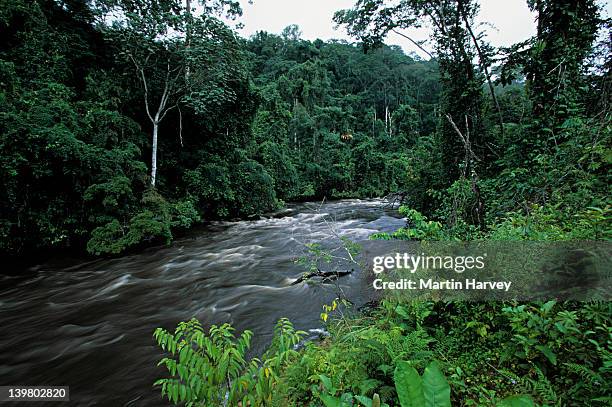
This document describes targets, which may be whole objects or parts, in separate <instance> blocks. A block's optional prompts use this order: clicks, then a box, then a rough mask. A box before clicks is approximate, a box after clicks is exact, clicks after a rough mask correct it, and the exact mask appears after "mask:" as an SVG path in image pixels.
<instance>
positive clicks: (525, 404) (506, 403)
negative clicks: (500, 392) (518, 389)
mask: <svg viewBox="0 0 612 407" xmlns="http://www.w3.org/2000/svg"><path fill="white" fill-rule="evenodd" d="M534 406H535V403H534V402H533V400H532V399H531V397H529V396H524V395H520V394H519V395H516V396H510V397H506V398H505V399H503V400H502V401H500V402H499V403H498V404H497V407H534Z"/></svg>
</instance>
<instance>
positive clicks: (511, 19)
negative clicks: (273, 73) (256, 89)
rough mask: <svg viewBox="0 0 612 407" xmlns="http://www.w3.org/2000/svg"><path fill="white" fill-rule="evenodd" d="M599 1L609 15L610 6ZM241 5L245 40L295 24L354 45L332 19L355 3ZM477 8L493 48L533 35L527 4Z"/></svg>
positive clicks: (419, 34)
mask: <svg viewBox="0 0 612 407" xmlns="http://www.w3.org/2000/svg"><path fill="white" fill-rule="evenodd" d="M602 1H604V4H606V8H607V9H608V13H610V8H611V5H610V2H609V1H605V0H602ZM241 3H242V7H243V10H244V15H243V17H242V18H241V20H240V21H241V22H242V23H243V24H244V25H245V27H244V28H243V29H241V30H239V32H240V34H241V35H243V36H245V37H249V36H251V35H252V34H254V33H255V32H257V31H268V32H270V33H275V34H279V33H280V32H281V31H282V30H283V28H285V27H286V26H288V25H290V24H297V25H299V26H300V29H301V31H302V38H304V39H308V40H315V39H317V38H320V39H322V40H329V39H332V38H335V39H346V40H349V41H354V39H351V38H349V37H348V36H347V35H346V32H345V31H344V30H343V29H342V28H339V29H338V30H334V23H333V21H332V16H333V15H334V12H335V11H337V10H341V9H346V8H350V7H352V6H353V5H354V4H355V0H253V4H248V2H247V1H246V0H241ZM480 5H481V6H480V15H479V17H478V19H477V23H480V22H483V21H487V22H489V23H492V24H493V27H489V26H487V27H482V28H486V31H487V33H488V38H489V41H490V42H491V44H492V45H494V46H507V45H511V44H513V43H516V42H519V41H523V40H526V39H527V38H529V37H530V36H532V35H533V34H534V33H535V22H534V19H535V15H533V14H532V13H531V12H530V11H529V9H528V8H527V1H526V0H481V1H480ZM405 34H408V35H409V36H410V37H412V38H413V39H414V40H417V41H419V40H426V39H427V38H428V30H427V29H426V28H422V29H419V30H411V31H405ZM386 43H387V44H390V45H400V46H401V47H402V48H403V49H404V51H405V52H407V53H410V52H415V53H417V54H418V55H419V56H421V57H425V58H426V55H425V54H424V53H423V52H422V51H420V50H419V49H418V48H417V47H415V46H414V45H413V44H411V43H410V42H409V41H408V40H406V39H404V38H402V37H401V36H399V35H397V34H394V33H390V34H389V37H388V38H387V41H386ZM425 49H428V50H431V49H432V47H431V46H427V45H425Z"/></svg>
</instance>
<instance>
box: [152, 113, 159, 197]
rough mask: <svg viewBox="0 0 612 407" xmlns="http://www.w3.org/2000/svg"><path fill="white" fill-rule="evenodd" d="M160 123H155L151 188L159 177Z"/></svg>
mask: <svg viewBox="0 0 612 407" xmlns="http://www.w3.org/2000/svg"><path fill="white" fill-rule="evenodd" d="M158 129H159V123H158V122H157V121H155V122H153V145H152V148H151V186H152V187H155V177H156V176H157V132H158Z"/></svg>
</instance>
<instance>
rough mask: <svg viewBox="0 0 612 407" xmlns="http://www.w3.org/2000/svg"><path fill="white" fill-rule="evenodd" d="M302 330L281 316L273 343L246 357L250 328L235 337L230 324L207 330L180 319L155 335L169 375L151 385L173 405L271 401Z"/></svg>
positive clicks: (260, 402)
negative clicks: (170, 328)
mask: <svg viewBox="0 0 612 407" xmlns="http://www.w3.org/2000/svg"><path fill="white" fill-rule="evenodd" d="M304 334H305V333H304V332H301V331H295V330H294V328H293V325H292V324H291V322H289V321H288V320H287V319H281V320H280V321H279V322H278V324H277V325H276V328H275V337H274V340H273V342H272V344H273V345H272V347H271V348H270V349H269V350H268V352H266V354H265V355H264V359H263V361H260V360H259V359H257V358H252V359H247V352H248V350H249V348H250V343H251V338H252V333H251V332H250V331H244V332H243V333H242V334H241V336H240V337H238V338H236V337H235V335H234V328H232V327H231V325H229V324H223V325H221V326H216V325H213V326H211V328H210V330H209V331H208V334H207V333H205V332H204V328H203V327H202V325H201V324H200V323H199V322H198V321H197V320H195V319H192V320H191V321H188V322H181V323H179V324H178V326H177V328H176V329H175V331H174V333H170V332H168V331H166V330H164V329H162V328H158V329H156V330H155V333H154V337H155V340H156V341H157V344H158V345H159V346H160V347H161V348H162V350H164V351H166V352H168V353H169V356H167V357H164V358H163V359H162V360H161V361H160V362H159V365H162V366H164V367H165V368H166V369H167V370H168V373H169V374H170V376H171V377H170V378H164V379H159V380H157V381H156V382H155V386H159V387H160V388H161V394H162V396H165V397H167V398H168V400H169V401H171V402H172V403H174V404H181V403H185V404H186V405H188V406H209V407H218V406H221V405H228V406H234V405H237V404H238V403H242V405H244V406H246V405H250V406H264V405H269V404H270V401H271V399H272V396H273V392H274V389H275V387H276V385H277V381H278V373H279V371H280V369H282V368H283V366H285V365H286V364H288V363H291V362H292V361H293V360H295V358H296V356H297V352H296V351H295V350H294V347H295V346H296V345H297V344H298V342H299V341H300V339H301V337H302V336H303V335H304Z"/></svg>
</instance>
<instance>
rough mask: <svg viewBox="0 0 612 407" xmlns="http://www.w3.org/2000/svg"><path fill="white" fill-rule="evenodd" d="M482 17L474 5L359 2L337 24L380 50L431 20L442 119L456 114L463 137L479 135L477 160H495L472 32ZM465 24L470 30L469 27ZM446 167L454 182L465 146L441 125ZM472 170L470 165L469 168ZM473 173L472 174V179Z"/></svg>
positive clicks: (463, 0)
mask: <svg viewBox="0 0 612 407" xmlns="http://www.w3.org/2000/svg"><path fill="white" fill-rule="evenodd" d="M477 12H478V4H477V3H476V2H475V1H473V0H442V1H438V0H435V1H434V0H401V1H400V2H399V3H397V4H395V5H392V6H386V5H385V2H384V1H383V0H358V1H357V3H356V4H355V7H354V8H352V9H349V10H342V11H339V12H337V13H336V14H335V16H334V20H335V21H336V23H338V24H341V25H345V26H347V29H348V32H349V34H351V35H353V36H355V37H357V38H359V39H360V40H362V41H363V43H364V47H365V48H366V49H368V48H371V47H376V46H380V44H381V43H382V41H383V39H384V38H385V36H386V35H387V34H388V33H389V32H391V31H397V30H401V29H404V28H410V27H419V26H420V24H421V21H423V20H425V19H427V20H429V21H430V22H431V24H432V26H433V27H434V34H433V37H434V40H435V45H436V53H435V57H436V59H437V61H438V63H439V67H440V73H441V78H442V82H443V85H444V87H443V89H444V94H443V98H442V103H441V104H442V106H441V107H442V116H441V117H444V116H445V115H446V114H451V115H452V116H453V117H454V118H455V121H456V122H457V123H458V126H459V127H460V128H461V131H462V132H467V133H471V134H473V135H475V137H474V140H473V141H474V149H475V152H476V154H477V155H479V156H481V157H483V156H485V155H489V153H488V150H489V149H490V146H488V145H487V139H486V135H485V132H483V131H482V130H483V118H482V103H483V102H482V91H481V88H482V83H483V81H482V77H481V76H480V75H478V72H477V71H476V69H475V67H474V64H473V60H474V52H473V43H472V39H471V37H470V34H469V31H468V28H469V27H470V24H471V21H472V19H473V18H474V16H475V15H476V14H477ZM464 23H465V25H464ZM441 126H442V134H441V135H442V138H443V146H444V149H445V156H446V160H445V165H446V172H447V176H448V179H449V180H453V179H455V178H457V177H458V175H459V165H460V160H461V158H462V157H463V145H462V143H461V141H460V140H459V139H458V137H457V134H456V132H455V130H454V129H453V127H452V126H451V125H450V124H449V123H447V122H445V121H442V122H441ZM464 165H465V166H468V167H469V166H470V163H464ZM470 171H471V169H467V172H468V173H469V172H470Z"/></svg>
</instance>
